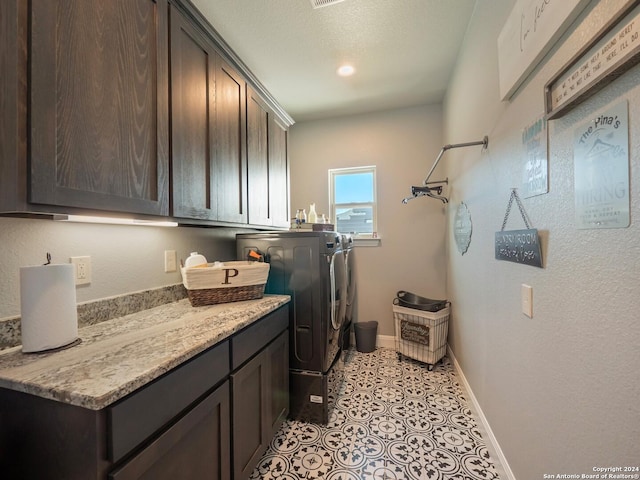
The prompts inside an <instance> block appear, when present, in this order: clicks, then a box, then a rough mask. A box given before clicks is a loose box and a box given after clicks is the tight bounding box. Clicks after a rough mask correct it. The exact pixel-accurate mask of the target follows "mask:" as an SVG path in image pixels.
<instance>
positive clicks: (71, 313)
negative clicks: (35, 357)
mask: <svg viewBox="0 0 640 480" xmlns="http://www.w3.org/2000/svg"><path fill="white" fill-rule="evenodd" d="M74 277H75V267H74V265H72V264H63V265H40V266H35V267H21V268H20V312H21V324H22V351H23V352H41V351H42V350H49V349H52V348H57V347H62V346H64V345H67V344H69V343H71V342H73V341H74V340H76V339H77V338H78V312H77V307H76V286H75V279H74Z"/></svg>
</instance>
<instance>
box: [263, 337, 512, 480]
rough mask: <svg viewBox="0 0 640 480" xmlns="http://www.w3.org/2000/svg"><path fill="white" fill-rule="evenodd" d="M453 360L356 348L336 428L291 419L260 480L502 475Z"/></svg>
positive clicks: (437, 479) (465, 479) (462, 479)
mask: <svg viewBox="0 0 640 480" xmlns="http://www.w3.org/2000/svg"><path fill="white" fill-rule="evenodd" d="M498 478H499V477H498V471H497V470H496V468H495V466H494V464H493V462H492V460H491V458H490V455H489V451H488V450H487V447H486V445H485V442H484V440H483V439H482V436H481V433H480V431H479V428H478V423H477V422H476V420H475V417H474V415H473V413H472V412H471V410H470V409H469V407H468V403H467V399H466V393H465V392H464V390H463V389H462V387H461V386H460V384H459V382H458V377H457V375H456V373H455V370H454V368H453V366H452V365H451V363H450V362H449V360H448V358H447V357H445V358H444V359H443V360H442V362H440V363H438V364H437V365H436V366H435V368H434V369H433V371H428V369H427V366H426V365H424V364H422V363H420V362H416V361H414V360H411V359H407V358H403V359H402V360H399V359H398V356H397V354H396V352H395V350H392V349H383V348H379V349H377V350H376V351H374V352H372V353H358V352H356V351H350V352H349V357H348V361H347V364H346V367H345V382H344V384H343V387H342V390H341V391H340V392H339V395H338V399H337V402H336V407H335V408H334V410H333V413H332V415H331V418H330V420H329V423H328V425H326V426H321V425H315V424H311V423H303V422H297V421H292V420H288V421H286V422H285V423H284V425H283V426H282V428H281V429H280V431H279V433H278V434H277V435H276V436H275V438H274V439H273V441H272V442H271V444H270V446H269V449H268V450H267V452H266V453H265V455H264V456H263V458H262V459H261V461H260V463H259V464H258V466H257V467H256V469H255V470H254V472H253V474H252V475H251V479H252V480H257V479H283V480H297V479H309V480H310V479H326V480H361V479H374V480H414V479H416V480H423V479H424V480H449V479H452V480H453V479H455V480H477V479H482V480H486V479H492V480H496V479H498Z"/></svg>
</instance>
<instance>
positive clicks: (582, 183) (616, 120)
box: [573, 100, 630, 229]
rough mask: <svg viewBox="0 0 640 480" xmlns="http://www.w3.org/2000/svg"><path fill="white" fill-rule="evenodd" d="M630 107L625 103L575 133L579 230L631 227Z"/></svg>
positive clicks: (577, 223)
mask: <svg viewBox="0 0 640 480" xmlns="http://www.w3.org/2000/svg"><path fill="white" fill-rule="evenodd" d="M628 118H629V106H628V104H627V101H626V100H625V101H623V102H621V103H619V104H617V105H615V106H614V107H612V108H610V109H609V110H607V111H605V112H604V113H602V114H599V115H595V116H594V118H593V119H592V120H591V121H590V122H589V123H587V124H585V125H582V126H581V127H580V128H578V129H577V130H576V132H575V137H574V147H573V164H574V179H575V208H576V227H577V228H579V229H592V228H626V227H628V226H629V221H630V219H629V125H628V123H629V122H628Z"/></svg>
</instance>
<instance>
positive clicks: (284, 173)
mask: <svg viewBox="0 0 640 480" xmlns="http://www.w3.org/2000/svg"><path fill="white" fill-rule="evenodd" d="M288 139H289V132H288V131H287V128H286V126H284V125H283V124H282V123H281V122H280V120H279V119H278V118H277V117H276V116H275V115H273V114H271V115H269V207H270V212H269V213H270V217H271V225H273V226H274V227H286V228H289V227H290V225H291V223H290V218H291V217H290V214H289V161H288V157H287V151H288V144H287V142H288Z"/></svg>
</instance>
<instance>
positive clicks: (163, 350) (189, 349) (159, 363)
mask: <svg viewBox="0 0 640 480" xmlns="http://www.w3.org/2000/svg"><path fill="white" fill-rule="evenodd" d="M289 299H290V297H288V296H286V295H265V296H264V297H263V298H262V299H259V300H248V301H243V302H233V303H224V304H219V305H211V306H206V307H192V306H191V304H190V303H189V301H188V300H186V299H185V300H180V301H178V302H173V303H169V304H166V305H162V306H159V307H155V308H151V309H148V310H144V311H141V312H138V313H134V314H130V315H126V316H123V317H119V318H115V319H113V320H108V321H105V322H102V323H99V324H97V325H91V326H88V327H84V328H81V329H79V330H78V334H79V337H80V339H81V342H80V343H79V344H78V345H75V346H72V347H70V348H67V349H64V350H59V351H55V352H48V353H22V350H21V347H13V348H9V349H6V350H3V351H2V352H0V387H3V388H7V389H10V390H17V391H20V392H25V393H30V394H33V395H37V396H39V397H44V398H49V399H53V400H57V401H60V402H64V403H68V404H71V405H77V406H79V407H84V408H88V409H91V410H100V409H102V408H104V407H106V406H108V405H110V404H112V403H113V402H115V401H116V400H119V399H121V398H123V397H124V396H126V395H127V394H129V393H131V392H133V391H134V390H136V389H138V388H140V387H142V386H144V385H145V384H147V383H149V382H150V381H152V380H154V379H156V378H158V377H159V376H160V375H162V374H163V373H165V372H167V371H169V370H171V369H172V368H174V367H176V366H178V365H180V364H181V363H183V362H185V361H186V360H188V359H190V358H191V357H193V356H195V355H197V354H198V353H200V352H203V351H204V350H206V349H207V348H209V347H211V346H213V345H215V344H216V343H219V342H221V341H223V340H224V339H226V338H228V337H229V336H231V335H232V334H233V333H235V332H237V331H239V330H240V329H242V328H244V327H246V326H247V325H249V324H251V323H253V322H255V321H256V320H258V319H260V318H261V317H263V316H265V315H267V314H268V313H270V312H272V311H273V310H276V309H277V308H278V307H280V306H282V305H284V304H286V303H288V302H289Z"/></svg>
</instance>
